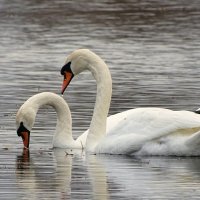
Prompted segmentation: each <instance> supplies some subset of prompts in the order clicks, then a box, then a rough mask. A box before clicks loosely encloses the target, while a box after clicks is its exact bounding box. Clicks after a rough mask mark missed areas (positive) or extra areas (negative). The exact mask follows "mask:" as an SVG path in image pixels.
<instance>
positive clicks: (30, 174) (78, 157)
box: [16, 148, 109, 199]
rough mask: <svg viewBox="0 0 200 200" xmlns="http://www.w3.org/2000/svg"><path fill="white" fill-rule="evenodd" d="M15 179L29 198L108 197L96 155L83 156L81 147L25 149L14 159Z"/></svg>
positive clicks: (104, 175)
mask: <svg viewBox="0 0 200 200" xmlns="http://www.w3.org/2000/svg"><path fill="white" fill-rule="evenodd" d="M73 163H75V165H74V164H73ZM16 179H17V184H18V186H19V188H20V189H23V191H24V194H23V195H24V196H25V197H27V198H29V199H35V198H41V197H45V198H59V199H60V198H61V199H69V198H70V197H71V196H77V197H76V198H78V199H82V198H83V195H84V196H88V197H90V196H92V198H94V199H109V198H108V190H107V188H108V187H107V181H106V173H105V170H104V168H103V167H102V166H101V164H100V163H98V161H97V160H96V158H95V156H89V157H85V155H84V153H83V152H82V150H73V151H72V150H69V151H66V150H63V149H57V148H56V149H53V151H46V152H45V151H39V152H33V153H32V154H31V153H30V151H29V150H28V149H24V150H23V152H22V155H19V156H17V159H16ZM72 190H73V191H72ZM86 191H88V192H86Z"/></svg>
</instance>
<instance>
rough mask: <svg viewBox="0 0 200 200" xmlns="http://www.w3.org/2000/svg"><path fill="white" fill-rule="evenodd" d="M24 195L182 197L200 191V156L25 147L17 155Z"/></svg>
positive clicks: (18, 175)
mask: <svg viewBox="0 0 200 200" xmlns="http://www.w3.org/2000/svg"><path fill="white" fill-rule="evenodd" d="M16 168H17V170H16V176H17V184H18V187H19V189H22V190H23V191H24V193H23V195H24V196H23V197H27V198H29V199H34V198H41V197H44V198H54V199H55V198H59V199H60V198H61V199H70V198H73V199H123V198H125V197H126V198H133V197H135V198H136V197H137V198H141V197H152V198H153V197H159V198H163V197H165V198H169V197H174V198H178V197H180V195H181V196H184V197H188V198H189V197H190V196H191V192H192V195H193V197H195V196H196V197H197V196H199V195H200V191H199V184H200V170H199V169H200V158H198V157H196V158H178V157H164V158H163V157H151V158H149V157H129V156H119V155H103V154H101V155H87V154H86V155H84V154H83V152H81V151H78V152H77V151H76V152H74V151H73V152H71V151H69V152H68V153H67V154H66V152H65V150H63V149H54V150H53V151H46V152H45V151H43V152H39V153H38V152H32V153H30V152H29V151H27V150H25V151H24V152H23V154H22V155H20V156H18V157H17V160H16Z"/></svg>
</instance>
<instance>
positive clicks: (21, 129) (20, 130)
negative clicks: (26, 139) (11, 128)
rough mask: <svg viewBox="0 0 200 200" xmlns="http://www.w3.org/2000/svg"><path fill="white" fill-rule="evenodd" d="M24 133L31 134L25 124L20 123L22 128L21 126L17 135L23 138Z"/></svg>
mask: <svg viewBox="0 0 200 200" xmlns="http://www.w3.org/2000/svg"><path fill="white" fill-rule="evenodd" d="M22 132H28V133H29V134H30V131H29V130H28V129H27V128H26V127H25V126H24V124H23V122H21V123H20V126H19V128H18V129H17V135H18V136H19V137H21V136H22V135H21V133H22Z"/></svg>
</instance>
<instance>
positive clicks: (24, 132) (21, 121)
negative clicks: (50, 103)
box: [16, 104, 36, 148]
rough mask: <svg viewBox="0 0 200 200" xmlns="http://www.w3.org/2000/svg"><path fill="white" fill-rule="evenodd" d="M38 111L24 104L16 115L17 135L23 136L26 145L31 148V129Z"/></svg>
mask: <svg viewBox="0 0 200 200" xmlns="http://www.w3.org/2000/svg"><path fill="white" fill-rule="evenodd" d="M35 116H36V113H35V112H34V110H33V109H32V108H28V107H26V106H25V104H24V105H22V106H21V108H20V109H19V110H18V112H17V115H16V127H17V135H18V136H19V137H22V140H23V143H24V147H25V148H29V141H30V131H31V129H32V127H33V125H34V122H35Z"/></svg>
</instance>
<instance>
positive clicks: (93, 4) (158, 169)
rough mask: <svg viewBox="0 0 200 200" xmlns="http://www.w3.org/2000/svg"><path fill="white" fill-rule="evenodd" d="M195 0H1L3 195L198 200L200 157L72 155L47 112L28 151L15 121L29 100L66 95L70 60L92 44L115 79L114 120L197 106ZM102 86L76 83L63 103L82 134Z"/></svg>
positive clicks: (199, 33) (199, 47) (199, 76)
mask: <svg viewBox="0 0 200 200" xmlns="http://www.w3.org/2000/svg"><path fill="white" fill-rule="evenodd" d="M199 21H200V2H199V1H198V0H190V1H186V0H174V1H168V0H163V1H158V0H148V1H145V0H140V1H138V0H124V1H119V0H102V1H96V0H90V1H87V2H86V1H84V0H78V1H71V0H69V1H64V0H51V1H47V0H42V1H40V0H29V1H25V0H9V1H7V0H0V96H1V98H0V110H1V112H0V116H1V120H0V151H1V153H0V169H1V170H0V198H1V199H39V198H41V199H176V198H177V199H180V197H181V198H182V199H188V198H190V199H191V198H193V199H198V197H199V196H200V190H199V189H200V188H199V183H200V170H199V166H200V159H199V158H174V157H173V158H170V157H168V158H162V157H157V158H156V157H154V158H133V157H127V156H108V155H107V156H106V155H99V156H90V155H87V156H86V155H85V154H84V153H83V152H75V153H73V155H67V156H66V153H65V151H64V150H60V151H59V150H52V149H51V141H52V136H53V133H54V130H55V123H56V114H55V112H54V110H53V109H52V108H50V107H44V108H42V109H40V111H39V113H38V115H37V119H36V123H35V126H34V129H33V131H32V135H31V149H30V152H29V153H28V152H23V151H22V142H21V139H20V138H18V137H17V135H16V127H15V115H16V112H17V110H18V108H19V107H20V105H21V104H22V103H23V102H24V101H25V100H26V99H27V98H28V97H30V96H32V95H34V94H36V93H38V92H43V91H51V92H55V93H57V94H59V93H60V89H61V83H62V77H61V75H60V69H61V67H62V65H63V64H64V61H65V58H66V56H67V55H68V54H69V53H71V52H72V51H73V50H75V49H78V48H89V49H91V50H92V51H94V52H95V53H97V54H98V55H100V56H101V57H102V58H103V59H104V60H105V61H106V63H107V64H108V66H109V68H110V71H111V74H112V79H113V96H112V102H111V108H110V112H109V114H115V113H118V112H121V111H124V110H126V109H130V108H136V107H145V106H156V107H164V108H170V109H174V110H181V109H185V110H195V109H197V108H198V107H200V99H199V97H200V87H199V83H200V81H199V80H200V59H199V57H200V23H199ZM95 92H96V85H95V82H94V80H93V78H92V76H91V75H90V74H89V73H84V74H81V75H80V76H78V77H75V78H74V80H73V81H72V83H71V84H70V87H69V88H68V89H67V91H66V93H65V95H64V98H65V100H66V101H67V102H68V104H69V106H70V109H71V112H72V118H73V135H74V137H75V138H76V137H77V136H78V135H80V134H81V133H82V132H83V131H84V130H86V129H87V128H88V126H89V123H90V120H91V115H92V111H93V106H94V101H95Z"/></svg>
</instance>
